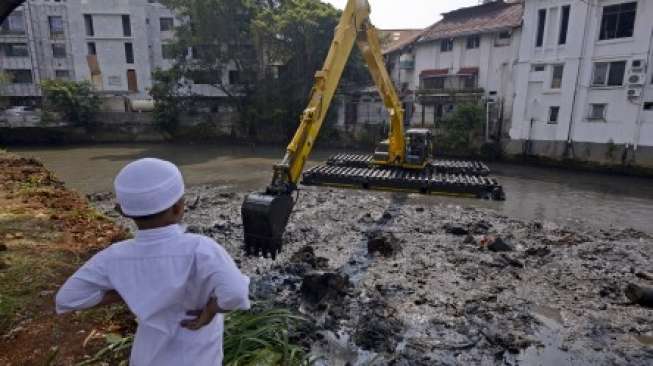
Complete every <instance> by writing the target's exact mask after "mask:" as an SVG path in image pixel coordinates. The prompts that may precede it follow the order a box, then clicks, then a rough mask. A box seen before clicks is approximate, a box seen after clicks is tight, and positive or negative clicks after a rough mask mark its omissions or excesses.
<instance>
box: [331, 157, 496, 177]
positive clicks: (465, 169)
mask: <svg viewBox="0 0 653 366" xmlns="http://www.w3.org/2000/svg"><path fill="white" fill-rule="evenodd" d="M372 159H373V155H372V154H353V153H340V154H336V155H334V156H332V157H330V158H329V160H327V165H335V166H349V167H357V168H367V167H371V166H372V164H373V161H372ZM428 167H429V168H430V170H431V171H433V172H435V173H442V174H469V175H477V176H487V175H489V174H490V168H489V167H488V166H487V165H485V164H484V163H482V162H480V161H465V160H433V161H431V163H430V165H429V166H428Z"/></svg>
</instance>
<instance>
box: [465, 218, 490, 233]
mask: <svg viewBox="0 0 653 366" xmlns="http://www.w3.org/2000/svg"><path fill="white" fill-rule="evenodd" d="M490 228H492V224H490V223H489V222H487V221H484V220H481V221H477V222H475V223H473V224H472V226H471V227H470V230H469V231H471V232H472V233H474V234H477V235H481V234H487V232H488V231H489V230H490Z"/></svg>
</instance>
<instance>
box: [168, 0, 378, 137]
mask: <svg viewBox="0 0 653 366" xmlns="http://www.w3.org/2000/svg"><path fill="white" fill-rule="evenodd" d="M164 4H165V5H167V6H169V7H171V8H172V9H174V10H175V12H176V13H177V14H180V16H181V18H182V19H186V20H187V22H185V24H184V25H181V26H180V27H178V28H177V29H176V30H175V37H176V38H175V44H174V50H175V52H176V67H177V68H178V69H179V71H180V76H181V77H183V78H186V79H190V80H195V81H199V83H202V84H207V83H208V84H211V85H213V86H215V87H216V88H217V89H219V90H220V91H222V92H223V93H224V94H225V95H226V96H227V98H229V100H230V101H231V103H232V104H233V105H234V106H235V107H236V108H237V110H238V111H239V113H240V114H241V117H242V120H243V122H244V123H243V126H245V128H246V129H247V132H248V134H249V135H250V136H251V137H256V135H257V131H258V130H259V129H260V128H262V127H270V126H272V127H278V128H281V129H283V130H285V131H286V133H287V134H290V133H292V131H294V130H295V128H296V126H297V123H298V121H299V115H300V113H301V111H302V109H303V108H304V107H305V103H306V99H307V96H308V94H309V92H310V88H311V86H312V84H313V75H314V74H315V71H317V70H319V69H320V68H321V67H322V63H323V60H324V58H325V56H326V53H327V52H328V50H329V47H330V44H331V40H332V38H333V31H334V28H335V26H336V25H337V23H338V19H339V16H340V11H339V10H337V9H335V8H334V7H333V6H331V5H329V4H325V3H322V2H321V1H319V0H165V1H164ZM187 50H192V51H191V52H190V56H189V55H188V52H187ZM360 60H361V58H360V56H358V58H357V61H358V62H357V64H358V65H359V66H360V65H362V63H361V62H360ZM361 69H362V68H361V67H359V68H358V69H356V70H355V72H347V73H346V74H353V75H355V76H358V75H360V71H361ZM364 73H367V72H366V71H364Z"/></svg>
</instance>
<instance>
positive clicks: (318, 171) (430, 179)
mask: <svg viewBox="0 0 653 366" xmlns="http://www.w3.org/2000/svg"><path fill="white" fill-rule="evenodd" d="M354 43H357V44H358V47H359V49H360V50H361V53H362V55H363V58H364V59H365V62H366V63H367V66H368V69H369V71H370V74H371V76H372V79H373V81H374V83H375V84H376V87H377V89H378V91H379V94H380V95H381V98H382V100H383V104H384V105H385V107H386V108H387V110H388V114H389V117H390V123H389V132H388V139H387V140H384V141H382V142H381V143H380V144H379V145H378V146H377V148H376V150H375V152H374V154H373V155H364V154H338V155H336V156H334V157H332V158H331V159H329V162H328V163H327V164H326V165H322V166H317V167H315V168H312V169H310V170H309V171H307V172H306V173H304V176H303V181H302V183H303V184H305V185H326V186H336V187H356V188H363V189H381V190H397V191H408V192H418V193H454V194H472V195H476V196H479V197H481V196H483V197H488V196H489V197H488V198H495V199H500V198H501V196H502V195H503V192H502V190H501V187H500V186H499V185H498V184H497V182H496V181H495V180H493V179H490V178H487V177H484V175H486V174H487V167H486V166H485V165H484V164H482V163H477V162H452V161H433V160H431V154H432V135H431V132H430V130H427V129H409V130H408V131H404V110H403V108H402V104H401V101H400V99H399V97H398V96H397V92H396V91H395V88H394V86H393V83H392V80H391V79H390V76H389V74H388V71H387V69H386V67H385V63H384V60H383V55H382V53H381V47H380V44H379V39H378V34H377V29H376V28H375V27H374V26H373V25H372V24H371V22H370V6H369V3H368V1H367V0H349V1H348V2H347V5H346V7H345V9H344V11H343V12H342V16H341V18H340V22H339V24H338V26H337V27H336V29H335V34H334V38H333V42H332V43H331V47H330V49H329V52H328V54H327V57H326V60H325V62H324V66H323V68H322V69H321V70H319V71H317V72H316V74H315V82H314V86H313V89H312V91H311V94H310V98H309V104H308V107H307V108H306V109H305V110H304V111H303V113H302V115H301V119H300V124H299V127H298V129H297V131H296V132H295V135H294V137H293V139H292V141H291V142H290V144H289V145H288V147H287V150H286V154H285V156H284V158H283V160H282V161H281V162H280V163H279V164H277V165H275V166H274V171H273V178H272V183H271V184H270V185H269V186H268V187H267V189H266V190H265V192H256V193H251V194H249V195H248V196H247V197H246V198H245V201H244V202H243V206H242V210H241V214H242V219H243V226H244V236H245V250H246V252H247V254H249V255H259V254H263V255H264V256H268V255H270V256H271V257H273V258H274V257H275V256H276V254H277V253H278V252H280V251H281V247H282V237H283V234H284V231H285V227H286V225H287V223H288V218H289V216H290V213H291V211H292V209H293V206H294V203H295V201H294V199H293V197H292V193H293V192H294V191H296V190H297V185H298V183H299V181H300V179H301V178H302V172H303V170H304V165H305V163H306V161H307V159H308V157H309V154H310V153H311V150H312V149H313V146H314V145H315V140H316V138H317V137H318V134H319V132H320V128H321V126H322V123H323V122H324V119H325V118H326V115H327V111H328V109H329V106H330V104H331V100H332V99H333V96H334V94H335V92H336V89H337V87H338V83H339V82H340V78H341V76H342V73H343V70H344V68H345V64H346V63H347V60H348V59H349V55H350V53H351V51H352V48H353V46H354ZM470 172H474V173H478V174H472V175H469V174H467V173H470Z"/></svg>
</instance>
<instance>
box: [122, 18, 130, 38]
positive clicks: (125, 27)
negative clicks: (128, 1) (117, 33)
mask: <svg viewBox="0 0 653 366" xmlns="http://www.w3.org/2000/svg"><path fill="white" fill-rule="evenodd" d="M122 35H123V36H125V37H131V35H132V25H131V22H130V20H129V15H123V16H122Z"/></svg>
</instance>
